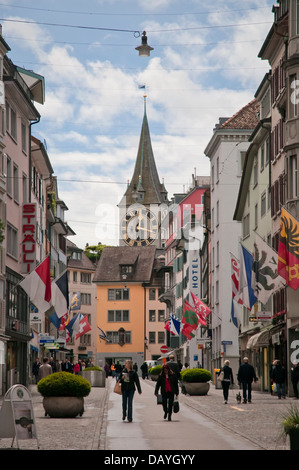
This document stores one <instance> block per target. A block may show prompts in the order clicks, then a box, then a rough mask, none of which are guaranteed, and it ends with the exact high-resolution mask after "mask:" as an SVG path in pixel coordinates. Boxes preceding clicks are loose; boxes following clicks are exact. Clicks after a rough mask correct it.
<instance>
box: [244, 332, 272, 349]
mask: <svg viewBox="0 0 299 470" xmlns="http://www.w3.org/2000/svg"><path fill="white" fill-rule="evenodd" d="M269 339H270V329H268V328H267V330H263V331H260V332H259V333H256V334H255V335H253V336H251V337H250V338H249V340H248V341H247V346H246V349H254V348H259V347H261V346H268V345H269Z"/></svg>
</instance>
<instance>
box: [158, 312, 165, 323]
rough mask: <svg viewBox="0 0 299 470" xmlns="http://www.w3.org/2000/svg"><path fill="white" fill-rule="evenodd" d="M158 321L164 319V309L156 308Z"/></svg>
mask: <svg viewBox="0 0 299 470" xmlns="http://www.w3.org/2000/svg"><path fill="white" fill-rule="evenodd" d="M158 321H164V310H158Z"/></svg>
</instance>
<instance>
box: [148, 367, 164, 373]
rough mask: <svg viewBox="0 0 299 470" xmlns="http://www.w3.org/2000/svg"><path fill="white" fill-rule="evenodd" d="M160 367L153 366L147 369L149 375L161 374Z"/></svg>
mask: <svg viewBox="0 0 299 470" xmlns="http://www.w3.org/2000/svg"><path fill="white" fill-rule="evenodd" d="M161 370H162V366H154V367H151V368H150V369H149V373H150V375H159V374H160V373H161Z"/></svg>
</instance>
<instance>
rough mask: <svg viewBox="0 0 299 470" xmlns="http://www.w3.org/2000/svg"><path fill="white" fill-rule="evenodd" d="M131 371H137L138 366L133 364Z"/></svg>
mask: <svg viewBox="0 0 299 470" xmlns="http://www.w3.org/2000/svg"><path fill="white" fill-rule="evenodd" d="M133 369H134V370H135V372H137V371H138V366H137V363H136V362H135V364H134V365H133Z"/></svg>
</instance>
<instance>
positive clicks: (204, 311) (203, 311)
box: [191, 292, 211, 326]
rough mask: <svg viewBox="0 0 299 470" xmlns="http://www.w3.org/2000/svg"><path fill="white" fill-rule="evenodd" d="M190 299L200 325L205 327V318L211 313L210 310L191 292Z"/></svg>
mask: <svg viewBox="0 0 299 470" xmlns="http://www.w3.org/2000/svg"><path fill="white" fill-rule="evenodd" d="M191 297H192V300H193V302H194V309H195V312H196V313H197V315H198V317H199V321H200V323H201V324H202V325H204V326H207V316H208V315H209V314H210V313H211V310H210V309H209V307H207V305H205V304H204V303H203V302H202V301H201V300H200V299H199V298H198V297H196V296H195V295H194V294H193V292H191Z"/></svg>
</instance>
